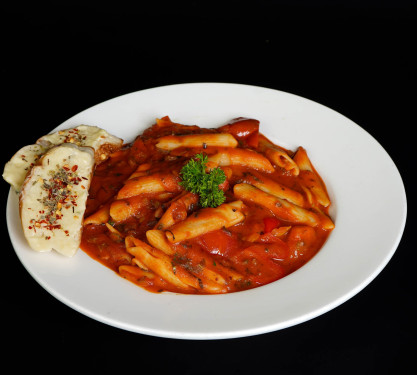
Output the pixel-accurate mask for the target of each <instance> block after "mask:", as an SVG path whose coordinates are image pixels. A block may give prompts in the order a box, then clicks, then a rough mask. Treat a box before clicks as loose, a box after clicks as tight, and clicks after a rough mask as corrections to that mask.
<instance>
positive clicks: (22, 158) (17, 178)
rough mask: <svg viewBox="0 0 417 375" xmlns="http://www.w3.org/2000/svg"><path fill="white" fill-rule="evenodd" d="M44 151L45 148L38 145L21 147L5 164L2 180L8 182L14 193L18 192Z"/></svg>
mask: <svg viewBox="0 0 417 375" xmlns="http://www.w3.org/2000/svg"><path fill="white" fill-rule="evenodd" d="M45 151H46V149H45V147H43V146H42V145H38V144H35V145H28V146H24V147H22V148H21V149H20V150H19V151H18V152H16V153H15V154H14V155H13V156H12V158H11V159H10V160H9V161H8V162H7V163H6V164H5V166H4V170H3V179H4V180H5V181H6V182H8V183H9V184H10V185H11V186H12V187H13V189H14V190H15V191H16V192H19V191H20V189H21V187H22V184H23V181H24V180H25V178H26V176H27V174H28V173H29V171H30V170H31V169H32V167H33V166H34V165H35V164H36V163H37V161H38V160H39V158H40V157H41V156H42V155H43V154H44V152H45Z"/></svg>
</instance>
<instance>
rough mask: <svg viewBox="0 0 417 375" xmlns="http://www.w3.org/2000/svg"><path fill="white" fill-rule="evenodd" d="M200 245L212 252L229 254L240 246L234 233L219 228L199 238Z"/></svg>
mask: <svg viewBox="0 0 417 375" xmlns="http://www.w3.org/2000/svg"><path fill="white" fill-rule="evenodd" d="M198 242H199V244H200V246H202V248H203V249H204V250H206V251H207V252H209V253H210V254H214V255H220V256H229V255H230V254H231V253H233V252H234V251H236V250H237V249H238V248H239V244H238V240H237V239H236V237H234V236H233V234H232V233H230V232H228V231H226V230H223V229H219V230H215V231H212V232H209V233H206V234H203V235H202V236H200V237H199V238H198Z"/></svg>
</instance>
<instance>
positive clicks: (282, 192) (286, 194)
mask: <svg viewBox="0 0 417 375" xmlns="http://www.w3.org/2000/svg"><path fill="white" fill-rule="evenodd" d="M242 182H245V183H247V184H251V185H252V186H255V187H257V188H258V189H261V190H262V191H264V192H266V193H269V194H272V195H275V196H276V197H278V198H281V199H286V200H287V201H289V202H291V203H294V204H296V205H297V206H301V207H303V206H304V205H305V202H304V197H303V195H302V194H300V193H299V192H297V191H295V190H292V189H290V188H288V187H286V186H284V185H282V184H280V183H279V182H277V181H274V180H272V179H271V178H268V177H267V176H265V175H262V174H261V173H257V172H248V173H245V174H244V176H243V178H242Z"/></svg>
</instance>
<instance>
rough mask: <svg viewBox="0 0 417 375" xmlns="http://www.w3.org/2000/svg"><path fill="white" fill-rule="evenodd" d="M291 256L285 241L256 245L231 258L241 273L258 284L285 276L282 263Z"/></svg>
mask: <svg viewBox="0 0 417 375" xmlns="http://www.w3.org/2000/svg"><path fill="white" fill-rule="evenodd" d="M288 254H289V251H288V246H287V245H286V244H285V242H283V241H279V242H276V243H272V244H254V245H251V246H249V247H248V248H246V249H244V250H242V251H240V252H239V253H237V254H236V255H234V256H233V257H232V258H231V261H232V262H233V263H234V266H235V267H236V269H237V270H238V271H239V272H242V273H243V274H245V276H246V277H249V279H250V280H252V281H254V282H255V283H256V284H258V283H259V284H263V283H268V282H271V281H274V280H278V279H280V278H281V277H283V276H284V274H285V269H284V267H283V265H282V262H283V261H284V260H285V259H287V257H288Z"/></svg>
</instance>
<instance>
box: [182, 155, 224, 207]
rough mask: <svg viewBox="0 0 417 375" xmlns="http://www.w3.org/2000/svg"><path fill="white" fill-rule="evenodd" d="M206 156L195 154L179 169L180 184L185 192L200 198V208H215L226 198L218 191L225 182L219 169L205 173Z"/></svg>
mask: <svg viewBox="0 0 417 375" xmlns="http://www.w3.org/2000/svg"><path fill="white" fill-rule="evenodd" d="M207 159H208V158H207V155H203V154H201V153H200V154H197V155H196V156H195V158H193V159H191V160H190V161H189V162H188V163H187V164H185V165H184V167H182V169H181V172H180V174H181V178H182V181H180V184H181V186H182V187H183V188H185V189H186V190H188V191H190V192H192V193H194V194H198V195H199V196H200V205H201V207H217V206H219V205H221V204H222V203H223V202H224V201H225V199H226V197H225V195H224V193H223V190H220V189H219V185H221V184H222V183H223V182H224V181H225V180H226V175H225V174H224V172H223V170H222V169H220V168H214V169H212V170H211V171H210V173H206V164H207Z"/></svg>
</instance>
